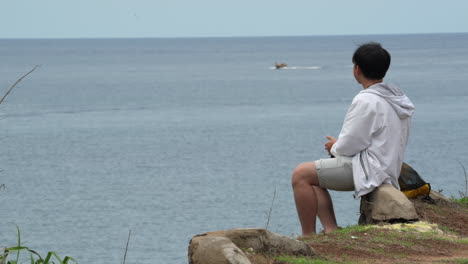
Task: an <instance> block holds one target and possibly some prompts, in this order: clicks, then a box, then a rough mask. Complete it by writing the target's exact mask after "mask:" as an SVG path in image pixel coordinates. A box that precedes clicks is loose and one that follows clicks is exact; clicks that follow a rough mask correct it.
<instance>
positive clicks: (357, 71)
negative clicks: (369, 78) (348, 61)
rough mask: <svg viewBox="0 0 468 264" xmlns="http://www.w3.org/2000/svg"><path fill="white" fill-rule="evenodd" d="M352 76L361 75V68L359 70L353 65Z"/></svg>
mask: <svg viewBox="0 0 468 264" xmlns="http://www.w3.org/2000/svg"><path fill="white" fill-rule="evenodd" d="M354 74H356V75H361V74H362V71H361V68H359V66H358V65H356V64H354Z"/></svg>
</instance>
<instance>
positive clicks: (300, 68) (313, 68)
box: [269, 66, 322, 70]
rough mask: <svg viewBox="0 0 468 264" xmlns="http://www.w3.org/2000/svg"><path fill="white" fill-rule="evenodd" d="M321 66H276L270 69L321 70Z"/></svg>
mask: <svg viewBox="0 0 468 264" xmlns="http://www.w3.org/2000/svg"><path fill="white" fill-rule="evenodd" d="M321 68H322V67H321V66H286V67H282V68H280V69H278V68H276V67H275V66H272V67H269V69H270V70H319V69H321Z"/></svg>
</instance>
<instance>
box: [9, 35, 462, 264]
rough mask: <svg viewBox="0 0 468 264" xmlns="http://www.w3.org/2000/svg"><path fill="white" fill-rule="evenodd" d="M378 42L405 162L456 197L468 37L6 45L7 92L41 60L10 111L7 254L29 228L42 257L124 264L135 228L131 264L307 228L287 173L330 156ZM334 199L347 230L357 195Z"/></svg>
mask: <svg viewBox="0 0 468 264" xmlns="http://www.w3.org/2000/svg"><path fill="white" fill-rule="evenodd" d="M367 41H378V42H381V43H382V45H383V46H384V47H385V48H387V49H388V50H389V52H390V53H391V54H392V65H391V67H390V71H389V73H388V74H387V77H386V82H392V83H396V84H398V85H399V86H400V87H401V88H402V90H403V91H404V92H405V93H406V94H407V95H408V96H409V97H410V98H411V100H412V101H413V103H414V104H415V106H416V112H415V115H414V118H413V122H412V131H411V137H410V143H409V145H408V149H407V151H406V155H405V161H406V162H407V163H409V164H410V165H411V166H413V168H415V169H416V170H417V171H418V172H419V174H420V175H421V176H422V178H423V179H425V180H426V181H427V182H429V183H431V186H432V188H433V189H434V190H438V191H442V194H445V195H446V196H448V197H451V196H453V197H459V192H465V191H466V190H465V175H464V171H463V166H468V148H467V146H468V133H467V132H466V130H467V128H468V114H467V113H468V104H467V102H468V87H467V83H468V74H467V73H468V34H425V35H416V34H415V35H369V36H316V37H261V38H260V37H259V38H254V37H251V38H177V39H31V40H30V39H16V40H15V39H0V89H2V91H3V92H2V94H4V93H5V92H6V90H7V89H8V88H9V87H10V86H12V85H13V83H14V82H15V81H16V80H17V79H19V78H20V77H21V76H22V75H23V74H25V73H26V72H28V71H29V70H31V69H32V68H33V67H34V66H35V65H40V67H39V68H37V69H36V70H35V71H34V72H33V73H31V74H30V75H29V76H27V77H26V78H25V79H23V80H22V81H21V82H20V83H19V84H18V85H17V86H16V87H15V88H14V90H13V91H12V92H11V93H10V95H9V96H8V97H7V98H6V100H5V101H4V102H3V103H2V104H1V105H0V127H1V130H0V142H1V143H0V144H1V145H0V146H1V148H0V149H1V151H0V169H1V171H0V185H1V184H4V188H1V189H0V203H1V204H2V205H1V207H0V208H1V212H2V213H1V218H2V223H3V224H2V225H1V226H0V238H1V239H0V246H1V247H4V246H13V245H15V243H16V241H17V230H16V226H15V225H18V227H19V228H20V230H21V240H22V243H23V244H24V245H25V246H27V247H30V248H31V249H34V250H37V251H38V252H39V253H41V254H43V255H45V254H46V253H47V251H55V252H56V253H57V254H58V255H59V256H61V257H64V256H66V255H68V256H72V257H74V258H75V259H76V260H77V261H78V262H79V263H100V264H101V263H102V264H105V263H109V264H110V263H119V262H122V260H123V256H124V253H125V247H126V243H127V238H128V234H129V230H131V236H130V241H129V247H128V252H127V257H126V263H129V264H130V263H138V264H142V263H143V264H144V263H187V247H188V244H189V241H190V239H191V237H192V236H194V235H196V234H200V233H204V232H207V231H215V230H224V229H231V228H243V227H260V228H265V227H266V224H267V222H268V221H269V225H268V229H270V230H271V231H273V232H276V233H279V234H282V235H286V236H294V235H296V234H299V233H300V224H299V221H298V218H297V214H296V209H295V205H294V200H293V195H292V190H291V183H290V182H291V179H290V178H291V173H292V170H293V169H294V167H295V166H296V165H298V164H299V163H301V162H305V161H313V160H316V159H319V158H324V157H327V155H326V151H325V150H324V144H325V142H326V139H325V136H326V135H331V136H337V135H338V133H339V131H340V128H341V125H342V122H343V118H344V115H345V113H346V111H347V108H348V106H349V104H350V102H351V100H352V98H353V97H354V95H355V94H357V93H358V92H359V91H360V89H361V87H360V86H359V84H357V83H356V81H355V80H354V77H353V75H352V62H351V56H352V53H353V52H354V50H355V49H356V47H357V45H358V44H360V43H364V42H367ZM275 62H284V63H287V64H288V67H287V68H285V69H281V70H275V69H274V64H275ZM331 195H332V198H333V201H334V203H335V211H336V214H337V220H338V224H339V225H340V226H347V225H353V224H356V223H357V220H358V217H359V215H358V213H359V201H357V200H354V198H353V196H352V193H351V192H331ZM270 208H271V215H269V211H270ZM319 229H320V228H319ZM24 257H27V256H26V254H25V255H24ZM25 261H26V260H25Z"/></svg>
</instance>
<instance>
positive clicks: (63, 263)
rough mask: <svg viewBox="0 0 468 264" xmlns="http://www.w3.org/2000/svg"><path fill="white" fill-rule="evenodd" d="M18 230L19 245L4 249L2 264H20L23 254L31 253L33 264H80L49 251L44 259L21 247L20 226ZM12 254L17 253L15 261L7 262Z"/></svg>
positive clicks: (30, 257)
mask: <svg viewBox="0 0 468 264" xmlns="http://www.w3.org/2000/svg"><path fill="white" fill-rule="evenodd" d="M16 229H17V231H18V241H17V245H16V246H14V247H9V248H4V249H3V252H0V264H18V263H19V259H20V253H21V252H26V253H29V259H30V263H31V264H69V263H71V262H74V263H78V262H77V261H76V260H75V259H73V258H72V257H68V256H66V257H65V258H64V259H61V258H60V257H59V256H58V255H57V253H55V252H53V251H49V252H48V253H47V255H46V257H45V258H42V257H41V255H39V253H37V252H36V251H34V250H32V249H30V248H28V247H24V246H22V245H21V232H20V229H19V227H18V226H16ZM10 253H16V259H15V260H7V259H8V256H9V255H10ZM52 260H55V261H57V262H54V261H52Z"/></svg>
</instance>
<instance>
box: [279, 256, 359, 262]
mask: <svg viewBox="0 0 468 264" xmlns="http://www.w3.org/2000/svg"><path fill="white" fill-rule="evenodd" d="M276 259H277V260H279V261H283V262H286V263H288V264H335V263H350V262H335V261H330V260H323V259H312V258H306V257H291V256H283V257H277V258H276Z"/></svg>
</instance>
